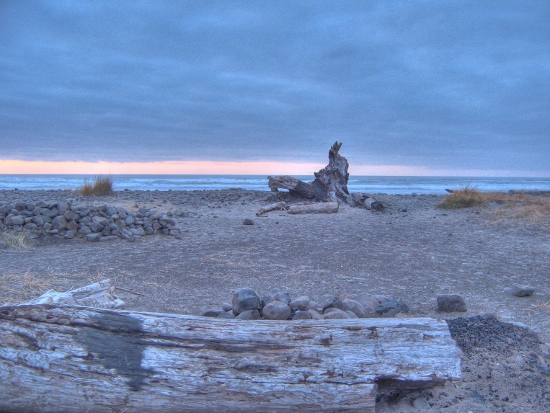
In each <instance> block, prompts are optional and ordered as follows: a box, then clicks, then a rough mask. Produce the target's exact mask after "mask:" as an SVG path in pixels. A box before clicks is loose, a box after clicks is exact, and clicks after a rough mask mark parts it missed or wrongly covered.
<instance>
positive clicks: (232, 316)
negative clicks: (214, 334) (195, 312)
mask: <svg viewBox="0 0 550 413" xmlns="http://www.w3.org/2000/svg"><path fill="white" fill-rule="evenodd" d="M217 318H227V319H231V320H232V319H234V318H235V315H234V314H233V311H229V312H228V313H224V312H221V313H220V315H219V316H218V317H217Z"/></svg>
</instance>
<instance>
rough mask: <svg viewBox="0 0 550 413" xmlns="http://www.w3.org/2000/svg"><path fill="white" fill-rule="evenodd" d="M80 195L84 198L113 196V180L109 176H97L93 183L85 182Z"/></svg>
mask: <svg viewBox="0 0 550 413" xmlns="http://www.w3.org/2000/svg"><path fill="white" fill-rule="evenodd" d="M80 193H81V194H82V195H84V196H92V195H95V196H107V195H113V194H114V191H113V178H112V176H110V175H107V176H103V175H98V176H96V177H95V178H94V181H93V182H89V181H85V182H84V185H83V186H82V188H80Z"/></svg>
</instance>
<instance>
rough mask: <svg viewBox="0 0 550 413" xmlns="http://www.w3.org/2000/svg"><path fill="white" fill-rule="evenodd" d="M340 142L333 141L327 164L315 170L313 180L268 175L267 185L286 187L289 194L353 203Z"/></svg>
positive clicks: (324, 200)
mask: <svg viewBox="0 0 550 413" xmlns="http://www.w3.org/2000/svg"><path fill="white" fill-rule="evenodd" d="M341 146H342V144H341V143H338V142H335V143H334V145H332V147H331V148H330V150H329V153H328V159H329V162H328V165H327V166H326V167H325V168H323V169H321V170H320V171H319V172H315V173H314V175H315V180H314V181H313V182H309V183H306V182H303V181H300V180H299V179H296V178H293V177H291V176H269V177H268V179H269V181H268V185H269V187H270V188H271V190H272V191H277V190H278V189H279V188H283V189H288V190H289V192H290V193H291V194H294V195H300V196H303V197H305V198H310V199H312V198H316V199H318V200H319V201H323V202H328V201H334V202H338V201H343V202H346V203H348V204H350V205H355V202H354V200H353V198H352V197H351V195H350V193H349V191H348V179H349V173H348V167H349V164H348V161H347V159H346V158H344V157H343V156H341V155H340V154H339V153H338V151H339V150H340V147H341Z"/></svg>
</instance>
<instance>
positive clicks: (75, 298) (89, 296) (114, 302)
mask: <svg viewBox="0 0 550 413" xmlns="http://www.w3.org/2000/svg"><path fill="white" fill-rule="evenodd" d="M115 289H116V287H114V286H112V285H111V280H110V279H106V280H103V281H100V282H97V283H95V284H90V285H87V286H85V287H81V288H76V289H71V290H69V291H65V292H59V291H55V290H50V291H46V292H45V293H44V294H42V295H41V296H40V297H38V298H33V299H32V300H30V301H26V302H24V303H21V304H19V305H33V304H51V305H57V306H59V305H84V306H88V307H98V308H122V307H124V305H125V303H124V301H122V300H121V299H120V298H118V297H117V296H116V295H115ZM125 291H128V290H125Z"/></svg>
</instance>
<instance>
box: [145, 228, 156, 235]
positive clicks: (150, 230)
mask: <svg viewBox="0 0 550 413" xmlns="http://www.w3.org/2000/svg"><path fill="white" fill-rule="evenodd" d="M154 233H155V230H154V229H153V228H152V227H148V228H145V235H153V234H154Z"/></svg>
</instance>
